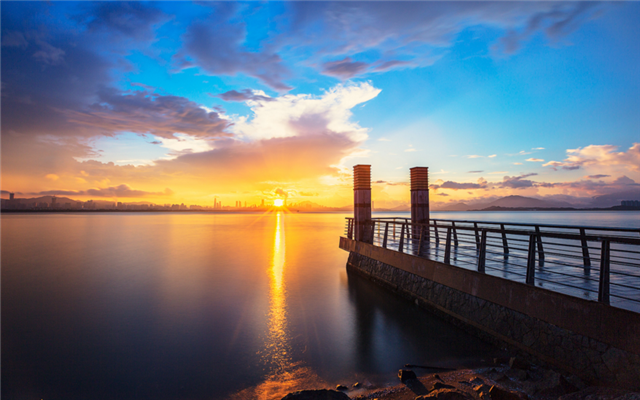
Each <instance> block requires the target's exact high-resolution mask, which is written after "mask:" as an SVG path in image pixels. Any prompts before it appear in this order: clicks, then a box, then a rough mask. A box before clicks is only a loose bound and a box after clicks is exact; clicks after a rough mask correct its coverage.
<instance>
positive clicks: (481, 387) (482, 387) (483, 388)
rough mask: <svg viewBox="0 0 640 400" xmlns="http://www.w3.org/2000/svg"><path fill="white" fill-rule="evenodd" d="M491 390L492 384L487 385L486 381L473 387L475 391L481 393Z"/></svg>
mask: <svg viewBox="0 0 640 400" xmlns="http://www.w3.org/2000/svg"><path fill="white" fill-rule="evenodd" d="M489 390H491V386H489V385H487V384H486V383H483V384H481V385H476V386H474V387H473V391H474V392H476V393H479V394H483V393H485V394H486V393H489Z"/></svg>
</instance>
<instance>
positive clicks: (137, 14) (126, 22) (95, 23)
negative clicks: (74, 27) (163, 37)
mask: <svg viewBox="0 0 640 400" xmlns="http://www.w3.org/2000/svg"><path fill="white" fill-rule="evenodd" d="M168 18H169V17H168V16H167V15H165V14H164V13H163V12H162V11H161V10H160V9H158V8H156V7H154V6H153V5H152V3H151V4H150V3H141V2H124V1H114V2H98V3H93V4H92V6H91V7H90V8H89V9H88V10H87V11H86V12H85V13H83V14H81V15H79V16H76V17H75V19H76V20H78V21H82V22H84V23H85V24H86V26H87V28H88V30H89V31H90V32H107V33H109V34H110V35H114V34H117V35H120V36H122V37H127V38H134V39H137V40H150V39H152V38H153V36H154V33H153V26H154V25H156V24H159V23H160V22H163V21H165V20H167V19H168Z"/></svg>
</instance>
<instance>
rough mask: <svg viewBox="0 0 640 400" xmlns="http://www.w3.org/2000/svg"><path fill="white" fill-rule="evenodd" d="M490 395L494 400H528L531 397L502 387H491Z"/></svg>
mask: <svg viewBox="0 0 640 400" xmlns="http://www.w3.org/2000/svg"><path fill="white" fill-rule="evenodd" d="M489 395H490V396H491V399H492V400H528V399H529V396H527V395H526V394H524V393H520V392H515V391H511V390H509V389H505V388H503V387H500V386H496V385H494V386H491V389H489Z"/></svg>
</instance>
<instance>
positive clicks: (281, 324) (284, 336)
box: [265, 212, 291, 372]
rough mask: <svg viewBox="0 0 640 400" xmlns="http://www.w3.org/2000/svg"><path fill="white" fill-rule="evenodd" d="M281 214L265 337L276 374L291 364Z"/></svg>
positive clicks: (274, 254)
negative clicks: (266, 335) (267, 331)
mask: <svg viewBox="0 0 640 400" xmlns="http://www.w3.org/2000/svg"><path fill="white" fill-rule="evenodd" d="M283 220H284V218H283V214H282V212H277V213H276V229H275V235H274V243H273V258H272V262H271V269H270V292H269V297H270V307H269V334H268V337H267V343H266V347H267V352H266V354H265V356H266V358H267V360H265V361H267V362H268V363H271V364H275V366H276V368H277V370H278V372H284V370H285V369H286V368H287V367H288V366H289V365H290V364H291V345H290V343H289V342H290V340H289V333H288V330H287V304H286V287H285V282H284V268H285V240H284V239H285V238H284V221H283Z"/></svg>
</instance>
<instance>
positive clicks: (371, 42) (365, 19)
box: [280, 1, 603, 78]
mask: <svg viewBox="0 0 640 400" xmlns="http://www.w3.org/2000/svg"><path fill="white" fill-rule="evenodd" d="M290 6H291V9H292V12H291V14H292V15H291V17H290V19H291V21H292V22H291V27H290V28H291V31H290V32H287V33H288V34H287V35H286V36H283V37H282V38H281V39H280V40H281V41H282V42H284V43H286V44H287V45H289V46H298V47H299V46H305V45H306V46H309V47H312V48H313V47H316V48H318V49H319V50H320V51H317V52H316V54H318V57H327V56H328V57H331V58H334V59H335V57H336V56H349V55H350V54H355V53H360V52H366V51H368V50H370V49H372V48H375V49H376V50H377V51H379V52H381V53H382V54H394V55H395V54H398V55H401V56H402V58H403V61H399V60H397V59H395V58H394V59H392V60H389V61H382V60H379V61H378V63H379V64H378V66H377V67H375V68H374V70H386V69H389V68H393V67H395V66H399V65H403V64H404V65H406V64H409V63H410V64H413V65H414V66H426V65H430V64H432V63H433V61H434V59H437V57H439V54H442V53H443V52H444V51H446V48H448V47H450V46H451V45H452V44H453V43H454V40H455V38H456V36H457V35H458V34H459V33H460V32H462V31H463V30H464V29H466V28H468V27H469V26H478V25H483V26H489V27H492V28H497V29H499V30H502V31H504V32H505V34H504V36H503V37H502V38H501V39H499V41H498V43H497V46H495V48H496V49H499V50H500V49H501V50H502V52H503V53H506V54H512V53H514V52H516V51H517V50H518V49H519V48H520V47H521V46H522V43H523V42H525V41H527V40H529V39H530V38H531V37H532V36H533V35H534V34H535V33H537V32H540V33H542V34H544V35H545V36H546V37H547V39H548V40H549V41H551V42H556V41H558V40H559V39H561V38H563V37H565V36H566V35H568V34H570V33H571V32H573V31H575V29H577V28H578V27H579V26H580V25H581V24H583V23H584V22H585V21H587V20H588V19H589V18H594V17H595V16H597V13H598V11H599V10H601V9H602V8H603V6H601V5H599V4H597V3H592V2H584V3H580V2H484V1H483V2H480V1H478V2H402V3H397V2H293V3H291V5H290ZM310 27H311V28H310ZM340 67H341V68H339V69H338V71H339V73H337V74H334V76H338V77H340V78H344V77H345V76H353V75H354V74H355V73H356V71H357V73H362V72H365V71H366V69H365V68H363V67H362V66H358V67H357V68H356V66H354V65H349V64H345V65H343V66H340ZM323 71H324V68H323ZM349 74H351V75H349Z"/></svg>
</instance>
